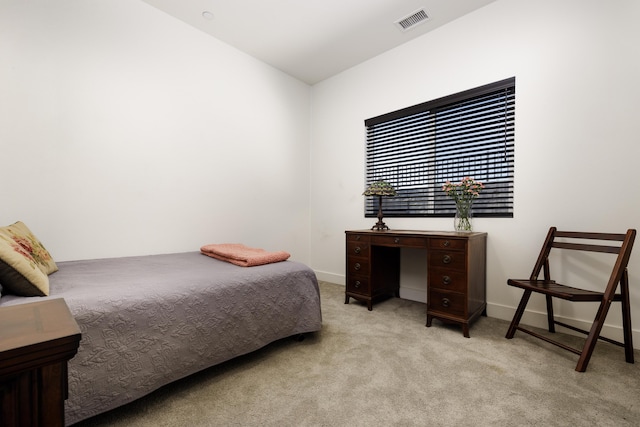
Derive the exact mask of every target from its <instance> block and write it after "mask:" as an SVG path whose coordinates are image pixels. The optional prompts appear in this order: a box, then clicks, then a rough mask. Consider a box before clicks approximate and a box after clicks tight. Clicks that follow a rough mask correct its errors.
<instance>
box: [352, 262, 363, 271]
mask: <svg viewBox="0 0 640 427" xmlns="http://www.w3.org/2000/svg"><path fill="white" fill-rule="evenodd" d="M360 267H361V266H360V263H359V262H356V265H354V266H353V268H354V269H355V270H356V271H357V270H360Z"/></svg>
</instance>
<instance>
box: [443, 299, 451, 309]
mask: <svg viewBox="0 0 640 427" xmlns="http://www.w3.org/2000/svg"><path fill="white" fill-rule="evenodd" d="M449 304H451V301H449V298H442V306H443V307H445V308H449Z"/></svg>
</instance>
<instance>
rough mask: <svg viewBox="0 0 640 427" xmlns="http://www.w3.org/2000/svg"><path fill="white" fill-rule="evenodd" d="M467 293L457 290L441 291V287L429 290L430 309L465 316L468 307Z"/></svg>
mask: <svg viewBox="0 0 640 427" xmlns="http://www.w3.org/2000/svg"><path fill="white" fill-rule="evenodd" d="M466 302H467V299H466V296H465V294H459V293H457V292H447V291H441V290H439V289H431V290H429V301H428V303H429V309H430V310H431V311H437V312H440V313H442V314H448V315H451V316H464V314H465V307H466Z"/></svg>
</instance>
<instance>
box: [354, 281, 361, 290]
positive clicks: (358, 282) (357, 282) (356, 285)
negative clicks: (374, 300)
mask: <svg viewBox="0 0 640 427" xmlns="http://www.w3.org/2000/svg"><path fill="white" fill-rule="evenodd" d="M354 286H355V288H356V289H357V288H359V287H360V281H359V280H356V283H354Z"/></svg>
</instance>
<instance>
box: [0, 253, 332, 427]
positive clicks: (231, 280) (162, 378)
mask: <svg viewBox="0 0 640 427" xmlns="http://www.w3.org/2000/svg"><path fill="white" fill-rule="evenodd" d="M58 267H59V271H58V272H56V273H54V274H52V275H51V276H50V285H51V295H50V296H49V297H42V298H64V299H65V301H66V303H67V305H68V306H69V309H70V310H71V313H72V314H73V316H74V317H75V319H76V321H77V323H78V325H79V326H80V329H81V331H82V340H81V342H80V348H79V350H78V354H77V355H76V356H75V357H74V358H73V359H72V360H71V361H70V362H69V399H68V400H67V401H66V423H67V424H73V423H75V422H78V421H80V420H83V419H86V418H89V417H91V416H93V415H96V414H98V413H102V412H105V411H107V410H110V409H113V408H115V407H117V406H120V405H123V404H125V403H128V402H131V401H133V400H135V399H137V398H139V397H141V396H144V395H146V394H148V393H150V392H152V391H153V390H156V389H157V388H159V387H161V386H163V385H165V384H168V383H170V382H172V381H175V380H177V379H180V378H183V377H185V376H187V375H190V374H193V373H195V372H198V371H200V370H202V369H204V368H207V367H210V366H213V365H216V364H218V363H221V362H224V361H226V360H229V359H231V358H233V357H236V356H239V355H242V354H246V353H249V352H251V351H254V350H257V349H259V348H261V347H263V346H265V345H267V344H269V343H271V342H273V341H276V340H278V339H281V338H285V337H288V336H291V335H296V334H301V333H307V332H313V331H318V330H320V328H321V324H322V319H321V311H320V295H319V289H318V283H317V280H316V276H315V274H314V272H313V271H312V270H311V269H310V268H309V267H307V266H305V265H304V264H301V263H297V262H293V261H284V262H278V263H274V264H267V265H263V266H257V267H238V266H235V265H232V264H229V263H226V262H223V261H218V260H216V259H213V258H210V257H207V256H205V255H202V254H200V253H199V252H189V253H179V254H168V255H152V256H142V257H126V258H110V259H100V260H85V261H68V262H60V263H58ZM42 298H39V297H31V298H25V297H16V296H11V295H5V296H3V297H2V298H1V299H0V307H2V306H5V305H13V304H18V303H25V302H31V301H40V300H42Z"/></svg>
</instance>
